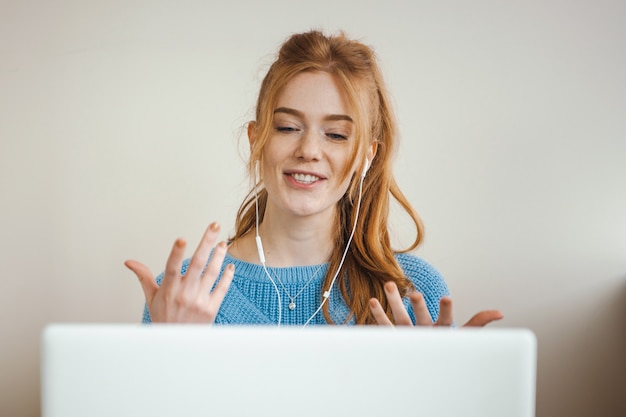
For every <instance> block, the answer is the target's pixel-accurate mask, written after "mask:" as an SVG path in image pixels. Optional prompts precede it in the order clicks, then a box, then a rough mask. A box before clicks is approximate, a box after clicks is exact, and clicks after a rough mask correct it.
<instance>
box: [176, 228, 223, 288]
mask: <svg viewBox="0 0 626 417" xmlns="http://www.w3.org/2000/svg"><path fill="white" fill-rule="evenodd" d="M219 231H220V227H219V225H218V224H217V223H211V224H210V225H209V227H207V228H206V230H205V232H204V235H202V239H201V240H200V243H199V244H198V247H197V248H196V251H195V252H194V254H193V256H192V257H191V260H190V261H189V266H188V267H187V272H186V273H185V278H184V281H185V282H191V283H192V284H197V283H198V282H199V278H200V277H201V275H202V271H204V268H205V267H206V265H207V262H208V260H209V255H210V254H211V249H212V248H213V245H214V244H215V240H216V239H217V235H218V234H219ZM187 278H191V279H187Z"/></svg>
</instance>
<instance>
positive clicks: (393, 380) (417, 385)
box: [41, 324, 536, 417]
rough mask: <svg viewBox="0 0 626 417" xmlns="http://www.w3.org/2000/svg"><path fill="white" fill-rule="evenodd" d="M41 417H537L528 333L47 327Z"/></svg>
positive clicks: (533, 351) (337, 328)
mask: <svg viewBox="0 0 626 417" xmlns="http://www.w3.org/2000/svg"><path fill="white" fill-rule="evenodd" d="M41 348H42V364H41V366H42V368H41V372H42V375H41V384H42V416H43V417H100V416H102V417H112V416H115V417H125V416H129V417H130V416H132V417H140V416H146V417H148V416H150V417H164V416H168V417H171V416H181V417H195V416H215V417H226V416H261V417H262V416H285V417H309V416H311V417H313V416H315V417H320V416H358V417H370V416H371V417H374V416H375V417H386V416H404V415H408V416H427V417H436V416H440V417H449V416H455V417H459V416H463V417H471V416H480V417H531V416H534V415H535V380H536V376H535V375H536V339H535V336H534V335H533V334H532V333H531V332H530V331H528V330H523V329H502V328H491V329H490V328H485V329H424V328H395V329H394V328H385V327H378V326H367V327H364V326H359V327H343V326H324V327H321V326H319V327H310V328H306V329H302V328H286V327H283V328H280V329H277V328H269V327H237V326H235V327H208V326H202V325H128V324H125V325H120V324H112V325H104V324H82V325H72V324H52V325H49V326H48V327H47V328H46V329H45V330H44V332H43V333H42V346H41Z"/></svg>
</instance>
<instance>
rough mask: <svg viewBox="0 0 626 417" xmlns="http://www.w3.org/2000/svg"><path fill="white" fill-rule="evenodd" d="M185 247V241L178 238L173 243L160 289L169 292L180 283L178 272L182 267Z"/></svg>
mask: <svg viewBox="0 0 626 417" xmlns="http://www.w3.org/2000/svg"><path fill="white" fill-rule="evenodd" d="M186 247H187V242H185V239H180V238H179V239H176V241H175V242H174V245H173V246H172V250H171V251H170V256H168V258H167V263H166V264H165V273H164V274H163V280H162V281H161V287H162V288H164V289H167V290H169V289H171V288H172V287H174V286H177V285H178V283H179V282H180V271H181V268H182V266H183V258H184V256H185V248H186Z"/></svg>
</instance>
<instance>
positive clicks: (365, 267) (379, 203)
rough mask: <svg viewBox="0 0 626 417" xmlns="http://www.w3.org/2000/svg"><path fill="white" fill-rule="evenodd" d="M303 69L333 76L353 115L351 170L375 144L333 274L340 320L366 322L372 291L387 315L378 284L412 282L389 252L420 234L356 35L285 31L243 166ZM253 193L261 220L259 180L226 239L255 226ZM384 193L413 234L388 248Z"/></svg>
mask: <svg viewBox="0 0 626 417" xmlns="http://www.w3.org/2000/svg"><path fill="white" fill-rule="evenodd" d="M307 71H309V72H312V71H324V72H327V73H329V74H331V75H333V76H334V77H335V79H336V80H337V81H338V82H339V84H340V85H341V86H342V87H343V89H344V90H345V92H346V95H347V97H348V104H349V105H350V106H351V108H352V110H353V112H354V116H355V118H354V122H355V137H356V138H357V141H356V145H355V146H354V147H353V150H352V152H353V155H352V157H353V158H354V159H353V161H363V162H362V163H361V164H360V166H359V167H358V168H357V169H356V172H357V173H361V172H362V170H363V164H364V163H365V162H364V159H365V155H366V153H367V150H368V149H369V148H370V147H371V146H372V144H374V146H375V148H376V156H375V158H374V159H373V161H371V165H370V168H369V169H368V171H367V175H366V176H365V179H364V182H363V192H362V200H361V214H360V215H359V219H358V223H357V225H356V231H355V233H354V238H353V240H352V243H351V245H350V248H349V251H348V254H347V256H346V259H345V261H344V264H343V266H342V271H341V272H340V273H341V275H339V276H340V277H345V278H346V279H339V280H338V284H339V288H340V291H341V294H342V297H343V298H344V300H345V301H346V303H347V305H348V307H349V309H350V312H351V315H350V316H349V317H348V318H347V320H351V319H352V318H354V320H355V322H356V323H357V324H373V323H375V320H374V318H373V316H372V315H371V313H370V309H369V305H368V301H369V299H370V298H372V297H375V298H377V299H378V300H379V301H380V302H381V304H382V306H383V308H384V309H385V311H386V313H387V315H388V316H389V317H391V309H390V306H389V303H388V302H387V299H386V297H385V293H384V289H383V285H384V284H385V282H387V281H393V282H395V283H396V285H397V286H398V289H399V290H400V294H401V295H403V296H404V295H406V294H407V292H409V291H410V290H411V289H412V287H413V286H412V283H411V281H410V280H408V279H407V278H406V276H405V275H404V273H403V271H402V268H401V267H400V266H399V265H398V263H397V261H396V259H395V257H394V253H395V252H408V251H411V250H413V249H415V248H416V247H417V246H418V245H419V244H420V242H421V240H422V237H423V233H424V229H423V225H422V222H421V220H420V218H419V216H418V214H417V212H416V211H415V210H414V209H413V207H412V206H411V204H410V203H409V202H408V201H407V199H406V197H405V196H404V195H403V194H402V192H401V191H400V189H399V187H398V185H397V183H396V181H395V179H394V177H393V173H392V159H393V154H394V152H395V149H396V142H397V138H396V122H395V118H394V114H393V110H392V108H391V105H390V101H389V97H388V94H387V90H386V88H385V85H384V82H383V78H382V75H381V72H380V69H379V67H378V64H377V63H376V56H375V54H374V51H373V50H372V49H371V48H369V47H368V46H366V45H364V44H362V43H360V42H358V41H355V40H351V39H348V38H347V37H346V36H345V34H343V33H340V34H338V35H336V36H326V35H324V34H323V33H321V32H319V31H310V32H306V33H301V34H296V35H292V36H291V37H290V38H288V39H287V40H286V41H285V42H284V43H283V45H282V46H281V48H280V51H279V53H278V57H277V59H276V60H275V61H274V63H273V64H272V65H271V67H270V69H269V71H268V73H267V75H266V76H265V78H264V79H263V82H262V84H261V90H260V92H259V97H258V101H257V105H256V122H255V124H254V126H253V129H254V135H255V138H256V140H255V141H254V143H253V144H252V147H251V150H250V160H249V162H248V171H249V174H250V175H252V173H253V172H254V169H255V161H260V160H261V159H262V157H263V148H264V146H265V144H266V143H267V140H268V138H269V136H270V134H271V131H272V123H273V116H274V109H275V106H276V103H277V100H278V98H279V95H280V94H281V92H282V90H283V88H284V87H285V85H287V83H289V81H290V80H291V79H293V77H294V76H296V75H297V74H300V73H302V72H307ZM357 158H358V159H357ZM351 169H354V164H348V165H347V168H346V172H344V176H346V177H347V176H348V175H352V179H351V182H350V186H349V187H348V190H347V191H346V193H345V194H344V196H343V197H342V198H341V199H340V200H339V201H338V202H337V212H336V216H335V218H336V221H337V227H336V228H335V230H336V235H335V236H334V248H335V250H333V251H332V255H331V257H330V259H329V260H328V261H329V268H328V272H327V275H326V277H325V281H324V284H323V288H328V286H329V285H330V283H331V280H332V278H333V275H334V273H335V272H336V271H337V268H338V267H339V264H340V261H341V257H342V254H343V251H344V248H345V246H346V244H347V243H348V239H349V236H350V233H351V231H352V227H353V224H354V219H355V216H356V205H357V200H358V197H359V196H358V194H359V181H360V175H359V174H356V175H354V174H353V173H352V171H351ZM255 194H258V195H256V196H255ZM255 197H257V198H258V202H259V222H262V221H263V216H264V214H265V207H266V204H267V191H266V190H265V189H264V188H263V186H262V183H259V184H256V186H255V187H254V188H253V189H252V190H251V191H250V192H249V193H248V195H247V196H246V198H245V199H244V201H243V203H242V204H241V206H240V208H239V210H238V212H237V218H236V223H235V235H234V236H233V237H232V241H236V240H237V239H239V238H241V237H243V236H244V235H246V234H247V233H249V232H251V231H253V230H254V228H255V220H256V218H255V203H254V201H255ZM390 197H393V198H394V199H395V200H396V201H397V202H398V203H399V204H400V206H401V207H402V208H403V209H404V210H405V211H406V213H407V214H408V215H409V216H410V218H411V219H412V221H413V223H414V224H415V230H416V233H415V239H414V240H413V243H412V244H410V245H409V247H408V248H406V249H403V250H395V251H394V250H393V249H392V248H391V242H390V238H389V230H388V217H389V204H390ZM323 314H324V317H325V319H326V321H327V322H329V323H332V319H331V317H330V313H329V305H328V303H326V304H325V305H324V308H323Z"/></svg>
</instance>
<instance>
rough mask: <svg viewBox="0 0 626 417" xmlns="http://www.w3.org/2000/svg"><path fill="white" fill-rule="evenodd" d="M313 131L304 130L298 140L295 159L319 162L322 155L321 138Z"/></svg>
mask: <svg viewBox="0 0 626 417" xmlns="http://www.w3.org/2000/svg"><path fill="white" fill-rule="evenodd" d="M320 136H321V134H319V133H317V132H315V131H314V130H310V129H306V130H305V131H304V132H302V135H300V138H299V139H298V147H297V148H296V154H295V156H296V158H298V159H300V160H302V161H319V160H320V158H321V155H322V144H323V138H321V137H320Z"/></svg>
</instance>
